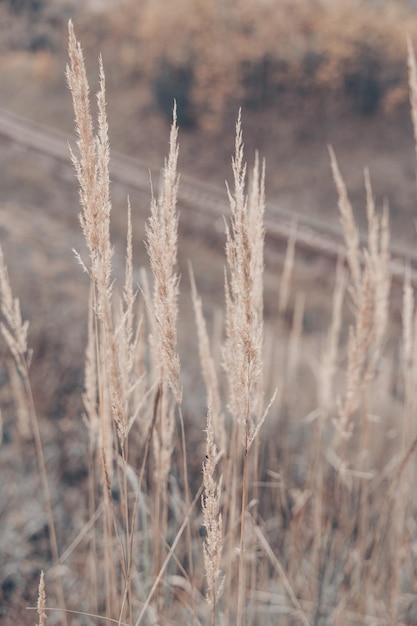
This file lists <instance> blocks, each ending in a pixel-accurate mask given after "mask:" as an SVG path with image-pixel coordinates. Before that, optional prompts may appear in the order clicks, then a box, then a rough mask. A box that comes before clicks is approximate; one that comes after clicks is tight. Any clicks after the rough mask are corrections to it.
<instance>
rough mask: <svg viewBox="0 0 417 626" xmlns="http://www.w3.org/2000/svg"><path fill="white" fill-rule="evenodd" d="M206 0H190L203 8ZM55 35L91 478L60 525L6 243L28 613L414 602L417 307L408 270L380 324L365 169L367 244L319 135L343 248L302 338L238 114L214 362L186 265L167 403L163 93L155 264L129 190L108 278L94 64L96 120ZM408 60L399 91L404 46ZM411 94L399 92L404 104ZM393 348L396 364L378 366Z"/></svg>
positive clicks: (104, 152) (90, 614)
mask: <svg viewBox="0 0 417 626" xmlns="http://www.w3.org/2000/svg"><path fill="white" fill-rule="evenodd" d="M203 4H204V3H202V4H201V11H203V10H208V9H207V7H206V5H205V4H204V6H203ZM199 6H200V5H199ZM69 52H70V64H69V66H68V70H67V79H68V83H69V86H70V88H71V91H72V96H73V104H74V110H75V119H76V129H77V134H78V152H77V153H76V154H74V155H73V161H74V165H75V170H76V174H77V177H78V182H79V185H80V203H81V214H80V223H81V227H82V231H83V234H84V237H85V241H86V244H87V254H88V259H84V258H82V257H83V253H82V252H80V254H78V258H79V260H80V262H81V264H82V266H83V268H84V270H85V271H86V272H87V274H88V277H89V280H90V301H89V320H88V340H87V345H86V361H85V391H84V396H83V403H84V425H85V426H84V428H83V426H82V423H81V420H80V425H79V431H80V438H81V436H83V437H84V438H85V439H86V440H87V446H86V449H87V453H88V459H87V466H88V477H87V479H86V481H85V483H84V484H83V485H80V487H79V492H78V497H77V507H76V508H77V510H76V513H77V524H76V528H75V531H74V537H73V540H72V541H71V542H68V543H60V541H59V536H58V533H57V523H56V520H57V518H58V513H59V511H58V507H57V506H54V503H53V501H52V499H51V495H50V488H49V483H48V479H47V474H46V463H45V459H44V453H43V450H44V448H43V444H42V440H41V433H40V429H39V422H38V419H37V415H36V412H35V409H34V405H33V400H32V395H31V388H30V372H29V365H30V352H29V351H28V347H27V324H26V323H24V322H23V321H22V316H21V313H20V307H19V303H18V301H17V300H16V299H14V298H13V295H12V290H11V287H10V282H9V279H8V274H7V270H6V267H5V264H4V261H3V258H2V257H1V263H0V289H1V308H2V317H3V320H4V321H3V324H2V333H3V336H4V338H5V340H6V343H7V345H8V348H9V350H10V352H11V354H12V356H13V358H14V363H15V368H16V371H17V374H18V382H19V384H20V401H21V402H23V403H24V404H25V405H26V407H27V415H28V416H29V418H30V425H31V428H32V435H33V438H34V441H35V448H36V452H37V456H38V463H39V468H40V476H41V483H42V488H43V506H44V508H45V510H46V511H47V519H48V534H47V536H48V541H49V543H50V558H49V560H48V559H45V562H44V563H43V564H42V567H43V568H44V569H45V578H44V576H43V574H41V578H40V583H39V592H38V597H39V599H38V618H39V619H38V622H39V626H41V625H42V626H43V625H44V624H45V623H47V622H48V620H47V618H46V616H47V615H48V619H50V620H51V624H52V623H65V621H67V622H68V623H71V624H74V626H75V625H76V624H80V623H82V624H84V623H85V624H96V623H97V624H99V623H105V621H108V620H113V622H114V623H117V624H129V626H133V625H135V626H139V624H172V623H178V624H184V623H190V624H191V623H192V624H206V623H207V624H208V623H210V624H212V625H214V624H234V623H237V624H239V625H240V624H248V625H249V624H276V623H277V622H279V623H282V624H293V623H303V624H315V625H319V624H347V625H349V624H365V623H373V624H381V625H382V624H386V623H390V624H414V623H416V622H415V615H416V605H417V589H416V587H415V582H414V581H415V574H416V571H415V563H414V560H415V559H414V556H413V554H414V553H413V550H414V546H415V542H416V526H415V512H416V506H417V502H416V497H415V493H414V490H413V474H414V472H413V464H414V465H415V449H416V447H417V439H416V428H415V424H414V421H415V408H416V405H417V401H416V394H415V373H416V371H417V365H416V363H417V358H416V345H417V343H416V333H417V314H416V307H415V302H414V294H413V289H412V286H411V278H410V274H409V273H407V278H406V281H405V285H404V306H403V329H404V330H403V336H402V337H400V338H399V339H398V338H396V337H394V336H393V337H390V336H389V333H390V318H389V316H390V310H389V304H390V302H389V298H390V282H391V281H390V273H389V223H388V211H387V209H386V208H384V209H383V211H382V213H381V214H379V213H378V211H377V210H376V207H375V203H374V199H373V194H372V189H371V184H370V178H369V174H367V173H366V174H365V189H366V196H367V217H368V232H369V238H368V243H367V246H365V248H364V249H362V247H361V246H360V244H359V240H358V236H357V228H356V225H355V221H354V218H353V210H352V207H351V205H350V202H349V198H348V194H347V191H346V187H345V185H344V182H343V178H342V175H341V172H340V170H339V168H338V165H337V162H336V157H335V155H334V153H333V152H331V162H332V168H333V174H334V178H335V183H336V187H337V190H338V193H339V208H340V217H341V222H342V225H343V227H344V231H345V237H346V251H347V252H346V259H345V261H346V263H344V259H342V257H341V259H340V262H339V264H338V267H337V270H336V274H335V284H334V294H333V305H332V317H331V319H330V320H329V330H328V332H327V333H326V335H325V336H324V337H322V338H321V346H320V347H319V348H317V346H316V349H315V353H314V354H309V347H308V339H307V338H306V337H305V333H304V322H305V317H306V311H307V308H306V297H305V294H304V293H296V294H295V297H294V300H295V306H294V312H293V320H292V323H290V324H289V325H288V324H287V325H286V322H285V314H286V310H287V306H288V299H289V297H288V294H289V290H290V285H291V276H292V274H293V270H294V267H295V265H296V230H295V228H294V236H293V237H292V238H291V239H290V241H289V245H288V252H287V256H286V262H285V267H284V273H283V278H282V286H281V291H280V294H279V319H278V320H277V321H275V322H272V321H271V320H269V321H268V323H267V324H266V323H265V320H264V312H263V270H264V259H263V248H264V228H263V213H264V207H265V198H264V168H263V166H261V165H260V163H259V159H258V157H256V158H255V164H254V168H253V174H252V177H251V184H250V185H249V191H247V185H246V179H247V175H246V165H245V163H244V153H243V138H242V128H241V119H240V116H239V119H238V122H237V126H236V145H235V155H234V158H233V162H232V174H233V183H234V184H233V187H232V188H228V190H227V192H228V196H229V201H230V217H229V218H228V219H226V262H227V268H226V270H225V312H224V321H223V330H222V333H221V343H222V350H221V351H220V352H221V359H220V361H221V362H220V363H218V362H217V360H218V359H216V358H215V356H214V354H215V352H216V350H215V349H214V348H218V346H213V345H210V341H209V337H210V333H209V330H208V326H207V324H206V322H205V320H204V315H203V304H202V301H201V299H200V298H199V296H198V292H197V285H196V284H195V281H194V278H193V275H192V271H191V272H190V274H191V277H192V278H191V292H192V299H193V304H194V310H195V316H196V325H197V333H196V340H195V344H196V348H195V351H196V352H197V343H198V346H199V348H198V349H199V356H200V362H201V378H202V379H203V381H204V383H205V386H206V402H203V401H201V399H200V398H199V404H198V406H199V409H198V414H196V415H193V416H192V417H190V416H188V415H185V416H184V415H183V413H184V411H183V409H184V406H185V405H186V399H185V398H184V390H183V382H182V381H183V380H184V373H183V370H184V368H186V367H187V364H188V363H189V355H182V356H181V367H180V357H179V347H178V337H177V334H178V328H177V327H178V318H179V316H180V315H181V313H180V312H179V310H178V297H179V290H180V278H179V274H178V267H177V254H178V212H177V206H176V204H177V202H176V198H177V189H178V185H179V184H180V181H179V178H178V173H177V160H178V127H177V123H176V115H175V108H174V119H173V123H172V126H171V134H170V147H169V154H168V158H167V160H166V163H165V167H164V170H163V175H162V180H161V185H160V189H159V194H158V196H157V197H154V198H153V199H152V203H151V212H150V217H149V221H148V225H147V230H146V237H147V250H148V254H149V262H150V272H149V273H146V272H144V273H143V274H142V275H141V279H140V285H139V286H137V285H136V286H135V285H134V282H133V275H134V268H133V260H132V257H133V251H132V225H131V210H130V206H129V205H128V209H127V215H128V219H127V223H128V236H127V244H126V268H125V282H124V285H123V287H122V289H121V290H120V292H119V290H118V288H117V285H116V284H115V282H114V280H113V267H112V259H113V249H112V245H111V241H110V217H111V208H112V207H111V197H110V186H109V175H108V163H109V158H110V152H109V140H108V128H107V119H106V102H105V81H104V70H103V65H102V63H101V62H100V88H99V93H98V97H97V104H98V120H97V128H95V123H94V120H93V117H92V115H91V112H90V102H89V86H88V82H87V78H86V72H85V65H84V59H83V54H82V51H81V47H80V45H79V43H78V42H77V41H76V38H75V34H74V31H73V28H72V25H71V24H70V38H69ZM409 67H410V84H411V90H412V94H413V85H414V83H415V76H414V73H415V61H414V55H413V51H412V47H411V45H410V46H409ZM414 100H415V94H414V95H412V106H415V103H414ZM414 117H415V116H414ZM208 271H209V270H208ZM293 288H294V286H293ZM181 289H186V287H185V286H184V285H182V286H181ZM277 299H278V298H277ZM346 320H347V325H346ZM347 326H348V328H347ZM283 329H284V331H285V332H282V331H283ZM273 333H274V335H275V334H276V335H278V334H279V333H281V336H280V337H279V343H278V340H277V346H278V348H277V349H276V350H275V351H271V352H270V354H272V356H271V357H270V359H268V360H267V358H266V355H267V353H268V351H267V349H266V348H267V347H268V346H266V345H265V343H266V341H265V339H268V341H269V339H270V337H271V336H272V334H273ZM388 339H389V340H390V341H388ZM274 340H276V339H275V338H274ZM395 341H397V345H396V346H395V347H394V348H392V345H391V344H392V343H394V342H395ZM217 352H219V350H218V349H217ZM396 352H397V353H398V352H400V353H401V362H402V368H400V371H399V372H393V371H392V370H393V365H392V364H393V358H394V356H393V355H395V353H396ZM308 379H309V380H310V383H311V381H313V383H311V386H312V387H313V391H311V390H310V389H308V384H307V383H308ZM310 383H309V384H310ZM394 386H395V389H394V390H393V389H392V387H394ZM276 387H278V388H279V394H278V400H277V402H275V403H274V402H273V401H272V403H269V404H267V403H266V402H265V397H266V398H267V399H269V398H271V397H272V398H274V395H273V393H274V389H275V388H276ZM394 392H395V393H394ZM18 395H19V394H18ZM266 404H267V407H266V408H265V405H266ZM18 426H19V425H17V426H16V428H18ZM191 429H194V430H196V429H197V431H198V433H199V439H200V442H201V446H200V447H196V448H195V449H190V445H189V443H188V437H189V432H190V430H191ZM387 433H388V434H389V436H387ZM200 503H201V508H200ZM74 518H75V512H74ZM59 528H61V526H59ZM202 529H204V531H203V532H201V530H202ZM201 535H203V536H201ZM57 581H58V583H57ZM45 587H46V590H47V592H45ZM46 598H47V599H48V604H49V607H48V608H47V607H46ZM65 606H67V607H68V612H67V611H66V610H65ZM99 616H100V617H99ZM32 617H33V614H31V616H30V617H29V620H28V623H33V622H34V619H35V618H33V619H32ZM30 620H31V621H30Z"/></svg>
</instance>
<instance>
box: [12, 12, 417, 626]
mask: <svg viewBox="0 0 417 626" xmlns="http://www.w3.org/2000/svg"><path fill="white" fill-rule="evenodd" d="M69 19H72V20H73V23H74V26H75V31H76V35H77V38H78V39H79V40H80V41H81V43H82V46H83V49H84V52H85V58H86V63H87V68H88V72H89V80H90V86H91V91H92V94H93V95H94V93H95V92H96V90H97V88H98V57H99V55H100V54H102V56H103V62H104V67H105V73H106V86H107V100H108V119H109V125H110V139H111V148H112V150H113V151H115V152H118V153H122V154H125V155H128V156H130V157H133V158H134V159H137V160H138V161H140V162H141V163H143V164H145V165H146V166H147V167H149V168H150V169H151V170H152V171H158V170H159V169H160V167H161V166H162V164H163V160H164V157H165V156H166V154H167V152H168V135H169V127H170V123H171V117H172V103H173V100H174V99H175V100H176V102H177V107H178V122H179V126H180V160H179V169H180V172H181V174H182V175H184V177H185V178H186V177H189V178H193V179H195V180H197V181H200V180H201V181H203V182H204V183H205V184H206V185H207V184H209V185H212V186H213V189H220V190H224V199H225V200H226V192H225V187H224V181H225V180H229V181H230V180H231V178H232V176H231V167H230V163H231V155H232V154H233V150H234V135H235V123H236V119H237V115H238V110H239V108H240V107H241V108H242V119H243V131H244V141H245V151H246V158H247V160H248V162H249V164H251V163H252V162H253V158H254V153H255V150H259V152H260V154H261V156H265V158H266V192H267V198H268V200H269V201H270V202H271V204H272V205H276V206H281V207H283V208H285V209H286V210H287V211H289V212H293V214H294V215H296V216H300V215H301V216H302V215H305V216H308V217H309V218H314V219H315V220H317V221H318V223H322V224H323V225H324V224H326V225H329V224H330V225H333V226H334V227H335V228H337V226H338V223H339V218H338V212H337V196H336V192H335V190H334V185H333V182H332V177H331V171H330V165H329V156H328V145H329V144H331V145H332V146H333V147H334V149H335V152H336V155H337V157H338V160H339V164H340V167H341V170H342V173H343V175H344V176H345V179H346V183H347V186H348V189H349V193H350V197H351V199H352V202H353V205H354V207H355V211H356V216H357V219H358V223H359V224H360V225H361V226H362V227H364V225H365V224H366V211H365V190H364V184H363V171H364V167H365V166H369V168H370V172H371V180H372V183H373V188H374V191H375V194H376V200H377V204H378V206H381V205H382V202H383V201H384V199H387V200H388V202H389V206H390V219H391V228H392V236H393V240H394V243H395V245H396V246H397V247H398V248H399V249H400V250H404V251H405V252H408V253H412V252H413V250H414V247H415V217H416V212H415V207H416V183H415V169H416V168H415V149H414V138H413V131H412V126H411V120H410V112H409V102H408V85H407V42H406V39H407V36H409V37H410V38H411V40H412V41H413V42H414V43H415V45H417V3H416V2H413V1H412V0H408V1H406V0H392V1H391V0H386V1H383V0H379V1H378V0H338V1H337V2H334V1H333V0H171V1H170V2H167V1H166V0H80V1H78V0H1V1H0V118H1V117H2V114H1V111H11V112H13V113H14V114H16V115H17V116H21V117H22V118H25V119H30V120H31V121H32V122H35V123H36V124H39V125H41V126H45V127H47V128H50V129H52V130H54V131H56V132H57V133H59V138H60V140H63V139H64V140H68V141H71V142H72V141H73V140H74V131H73V113H72V104H71V97H70V93H69V90H68V88H67V85H66V81H65V67H66V63H67V24H68V20H69ZM18 121H19V118H17V123H18ZM4 124H6V125H7V120H6V121H4ZM36 128H37V129H38V131H39V132H41V133H42V128H41V127H39V128H38V127H36ZM12 135H13V134H12V133H10V132H6V131H5V130H1V129H0V243H1V245H2V247H3V249H4V253H5V258H6V263H7V264H8V266H9V272H10V278H11V282H12V286H13V290H14V294H15V296H18V297H19V298H20V300H21V304H22V309H23V315H24V318H25V319H28V320H29V321H30V343H31V346H32V347H33V349H34V356H33V359H34V362H33V366H32V382H33V387H34V393H35V401H36V406H37V410H38V413H39V415H40V417H41V418H43V417H46V418H48V421H47V422H45V424H46V425H44V431H45V432H44V438H45V445H46V449H47V458H48V463H49V469H50V470H51V472H52V473H53V472H54V471H55V474H56V477H57V478H56V484H57V485H65V486H66V487H67V492H66V493H67V494H70V493H71V487H72V486H74V487H76V486H77V484H78V483H79V482H80V481H82V480H83V478H84V477H85V475H86V466H85V459H84V453H85V450H84V448H83V445H84V444H83V443H82V438H81V437H80V435H79V423H80V415H81V413H82V405H81V392H82V386H83V350H84V346H85V336H86V326H87V314H86V311H87V291H88V284H87V280H86V277H85V276H84V275H83V273H82V270H81V268H80V267H79V266H78V264H77V262H76V261H75V258H74V255H73V252H72V249H73V248H76V249H77V250H79V251H81V253H83V252H84V248H83V242H82V237H81V233H80V229H79V225H78V218H77V214H78V210H79V202H78V190H77V184H76V181H75V176H74V173H73V170H72V166H71V165H70V164H69V163H67V162H66V161H65V160H64V159H52V158H51V157H50V156H48V155H46V154H43V153H42V146H41V143H42V141H45V142H46V141H47V139H46V138H45V139H44V140H42V138H40V140H39V146H38V149H33V148H29V147H28V146H27V145H26V144H25V142H22V141H19V140H17V139H16V138H13V136H12ZM112 193H113V204H114V207H113V226H112V228H113V241H114V244H115V249H116V256H115V263H116V269H115V274H116V276H117V272H118V267H119V266H120V267H121V266H122V263H123V255H124V246H125V243H124V241H125V232H126V223H127V217H126V199H127V196H128V195H130V200H131V204H132V208H133V219H134V238H135V251H134V254H135V264H136V267H138V268H139V267H140V266H141V265H144V264H146V252H145V248H144V245H143V239H144V224H145V220H146V217H147V215H148V212H149V190H148V191H145V190H143V191H142V192H141V191H139V190H138V189H137V188H135V186H134V185H132V186H131V187H129V185H122V184H120V182H118V181H117V180H115V181H114V184H113V186H112ZM197 204H198V203H197ZM197 210H198V206H197ZM206 226H207V225H206V224H205V223H204V228H205V227H206ZM208 226H209V229H207V230H206V231H204V230H203V231H201V229H200V231H199V232H197V233H196V232H194V231H192V233H191V235H190V234H189V233H188V234H187V232H186V228H184V234H182V235H181V241H180V244H181V247H180V259H179V265H180V271H181V274H182V285H183V288H184V291H185V292H187V291H188V279H187V272H188V270H187V261H188V259H191V260H192V263H193V265H194V268H195V272H196V280H197V286H198V288H199V289H200V291H201V292H202V295H203V298H204V302H205V308H206V314H207V316H208V319H209V321H210V323H211V324H212V325H214V326H215V318H216V311H217V310H218V308H219V307H221V306H222V302H223V295H222V293H223V291H222V290H223V262H224V261H223V248H224V239H223V237H222V233H221V232H219V227H218V225H215V224H212V225H210V224H209V225H208ZM180 228H181V225H180ZM220 231H221V225H220ZM212 233H217V234H216V235H215V236H213V234H212ZM277 255H278V256H277V257H274V256H273V254H272V256H270V257H268V258H270V259H272V261H271V262H270V261H268V259H267V266H266V272H267V274H266V286H267V290H266V309H267V312H269V313H271V314H272V313H273V312H274V311H275V310H276V307H277V302H278V298H277V293H278V284H279V276H280V271H281V269H282V258H283V255H281V256H280V255H279V254H278V252H277ZM277 259H278V260H277ZM275 262H276V263H277V264H276V265H274V263H275ZM207 268H210V269H207ZM322 279H323V276H321V275H320V267H319V268H318V269H317V270H316V274H315V275H314V278H313V279H312V278H311V275H310V274H309V275H307V277H306V276H303V275H302V271H298V273H297V271H295V274H294V281H295V288H294V290H293V295H292V296H291V298H290V303H289V313H288V319H291V316H292V312H293V309H294V301H295V297H296V293H297V284H298V283H299V284H302V288H303V291H304V292H305V293H306V303H307V304H306V314H305V323H306V326H307V327H308V328H309V330H310V332H313V331H314V330H317V329H318V330H321V329H322V328H323V325H324V323H323V320H322V319H321V317H320V315H319V314H317V313H314V311H315V307H318V306H319V305H318V303H319V302H320V307H321V308H320V312H321V311H322V309H323V306H324V308H326V306H327V309H329V302H330V299H331V287H329V285H328V284H327V283H325V281H324V282H323V280H322ZM297 281H298V283H297ZM186 297H187V298H189V297H188V294H186ZM187 303H188V304H187ZM326 303H327V304H326ZM187 307H188V309H187ZM317 310H319V309H317ZM188 311H189V300H187V302H185V304H184V309H183V310H182V313H181V320H182V325H183V326H184V329H185V330H183V331H182V334H181V335H180V339H181V342H182V346H183V347H182V352H183V353H190V352H193V351H194V352H195V343H193V341H194V340H192V339H191V337H190V333H189V332H187V329H189V324H190V323H191V322H190V319H189V313H188ZM308 311H310V313H308ZM311 311H312V312H311ZM326 321H327V320H326ZM1 351H2V352H1V353H2V356H4V359H2V362H1V365H0V402H1V406H2V411H3V446H2V448H1V450H2V452H1V454H0V471H1V472H2V480H1V483H2V485H1V486H0V489H1V490H2V493H1V494H0V505H1V507H2V508H1V511H0V516H1V518H0V519H1V520H2V524H3V523H4V528H6V526H7V532H4V533H3V532H1V533H0V535H2V538H1V539H0V589H1V592H0V602H2V604H3V606H9V607H10V606H12V605H14V606H15V607H16V606H17V604H19V605H20V606H23V604H24V601H23V600H22V601H21V602H20V600H19V602H18V601H17V600H16V598H18V597H20V596H19V595H18V594H19V593H20V594H22V597H24V598H25V599H26V600H27V601H28V598H29V596H30V594H31V593H33V592H34V590H35V589H36V584H37V576H38V572H39V567H40V566H41V564H42V562H43V560H44V552H43V550H45V549H46V548H45V546H44V547H42V541H41V540H42V537H45V533H46V530H45V527H44V526H42V519H43V518H42V516H41V515H40V516H38V515H37V513H36V511H37V510H38V509H37V508H36V507H38V508H39V507H40V504H36V502H35V503H34V502H33V500H32V499H31V497H32V495H33V493H37V490H38V486H37V485H38V483H37V476H36V461H35V458H34V455H33V454H32V453H31V452H27V454H26V452H25V454H26V458H25V461H24V462H25V463H26V464H27V467H26V466H25V468H26V469H22V468H20V466H16V463H20V462H22V461H21V460H20V461H18V460H17V458H16V454H15V451H16V445H17V443H19V442H20V443H19V445H23V444H22V441H24V438H25V433H24V432H21V433H19V437H16V434H15V428H16V421H18V423H20V424H24V419H23V418H22V419H21V420H20V421H19V420H16V418H17V416H18V413H19V410H23V408H22V407H20V408H19V406H17V404H16V399H15V398H13V394H12V392H11V388H12V386H10V384H9V383H10V380H11V377H12V374H11V373H10V368H9V366H8V362H7V358H6V351H5V349H4V346H2V348H1ZM188 376H189V379H188V384H189V385H191V384H193V383H194V382H195V381H194V380H193V378H192V375H191V374H190V375H188ZM185 384H187V381H185ZM192 409H193V405H192V401H191V404H190V406H189V407H188V412H189V413H190V412H192ZM22 428H23V427H22ZM22 438H23V439H22ZM57 442H59V450H58V451H57V449H56V446H57V445H58V444H57ZM7 444H11V445H7ZM48 446H49V447H48ZM28 450H29V448H28ZM31 454H32V456H31ZM30 467H31V468H32V469H33V478H32V479H30V478H27V480H26V482H25V484H24V485H21V484H20V483H18V476H22V475H27V471H28V468H30ZM54 467H55V470H54ZM16 477H17V478H16ZM17 490H18V491H19V496H17V495H16V493H17ZM25 494H26V495H27V503H28V504H27V506H28V507H29V510H23V508H22V504H21V503H22V495H23V500H24V499H25V497H26V496H25ZM62 497H63V496H62ZM65 497H66V498H70V496H69V495H68V496H65ZM16 498H19V501H18V503H17V500H16V502H15V499H16ZM16 503H17V504H16ZM30 507H32V508H30ZM63 510H65V509H63ZM11 511H12V513H10V512H11ZM16 511H17V512H16ZM37 520H41V521H40V522H38V521H37ZM22 537H23V538H24V540H23V541H22ZM45 541H46V540H45ZM46 543H47V542H46ZM19 550H20V552H19ZM19 555H20V556H19ZM17 558H18V559H19V567H17V566H16V559H17ZM22 564H26V570H25V566H24V565H23V566H22ZM28 580H32V587H31V586H30V585H29V586H28V582H27V581H28ZM22 589H23V590H24V591H22ZM32 597H33V596H32ZM14 610H15V609H14ZM13 615H14V617H15V616H16V615H17V613H16V612H14V614H13ZM11 616H12V613H11V609H10V608H9V609H8V610H7V611H6V610H4V612H3V615H2V614H1V613H0V621H1V620H2V619H6V618H10V619H11ZM19 618H20V619H21V620H23V619H25V620H26V619H27V616H26V614H24V613H22V615H21V616H20V617H19ZM5 623H6V622H5ZM21 623H24V622H23V621H22V622H21Z"/></svg>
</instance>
